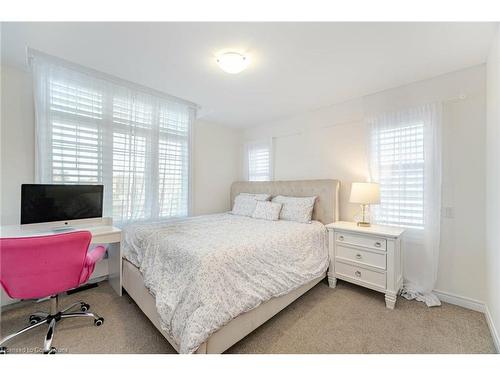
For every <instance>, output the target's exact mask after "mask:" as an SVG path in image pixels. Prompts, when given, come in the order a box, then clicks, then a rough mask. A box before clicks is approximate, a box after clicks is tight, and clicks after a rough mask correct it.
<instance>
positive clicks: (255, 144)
mask: <svg viewBox="0 0 500 375" xmlns="http://www.w3.org/2000/svg"><path fill="white" fill-rule="evenodd" d="M259 147H260V148H266V149H267V151H268V165H267V172H268V173H267V175H266V177H268V179H267V180H266V179H264V180H262V179H252V175H251V169H252V168H251V166H250V162H251V160H250V159H251V158H250V153H251V152H252V149H256V148H259ZM245 172H246V173H245V174H246V179H247V181H273V180H274V139H273V138H270V139H263V140H257V141H251V142H247V143H246V144H245Z"/></svg>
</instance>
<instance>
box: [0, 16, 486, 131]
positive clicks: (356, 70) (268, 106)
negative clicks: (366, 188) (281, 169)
mask: <svg viewBox="0 0 500 375" xmlns="http://www.w3.org/2000/svg"><path fill="white" fill-rule="evenodd" d="M494 31H495V24H494V23H3V24H2V61H3V63H7V64H10V65H16V66H22V67H24V68H25V61H26V57H25V46H30V47H32V48H35V49H38V50H40V51H43V52H46V53H49V54H52V55H55V56H58V57H61V58H64V59H67V60H70V61H73V62H76V63H79V64H82V65H85V66H88V67H91V68H94V69H97V70H100V71H103V72H105V73H108V74H112V75H115V76H118V77H120V78H124V79H127V80H130V81H133V82H136V83H140V84H143V85H145V86H149V87H152V88H154V89H157V90H161V91H164V92H166V93H168V94H171V95H175V96H178V97H181V98H184V99H187V100H190V101H193V102H195V103H197V104H199V105H200V106H201V107H202V109H201V110H200V112H199V117H201V118H203V119H206V120H210V121H215V122H220V123H224V124H227V125H231V126H239V127H247V126H255V125H259V124H262V123H265V122H268V121H272V120H275V119H279V118H282V117H286V116H291V115H294V114H296V113H301V112H304V111H307V110H311V109H315V108H318V107H322V106H327V105H332V104H335V103H339V102H342V101H345V100H348V99H351V98H355V97H359V96H363V95H366V94H370V93H374V92H377V91H381V90H385V89H388V88H391V87H397V86H400V85H403V84H407V83H410V82H414V81H418V80H422V79H426V78H430V77H433V76H437V75H440V74H443V73H447V72H451V71H454V70H459V69H462V68H465V67H469V66H473V65H477V64H481V63H483V62H485V60H486V56H487V52H488V47H489V45H490V41H491V39H492V37H493V34H494ZM226 49H229V50H236V51H242V52H247V53H248V54H249V55H250V58H251V59H252V64H251V65H250V67H249V68H248V69H247V70H246V71H244V72H243V73H240V74H238V75H230V74H227V73H224V72H223V71H222V70H220V68H219V67H218V66H217V65H216V62H215V59H214V57H213V56H214V54H215V53H217V52H219V51H220V50H226Z"/></svg>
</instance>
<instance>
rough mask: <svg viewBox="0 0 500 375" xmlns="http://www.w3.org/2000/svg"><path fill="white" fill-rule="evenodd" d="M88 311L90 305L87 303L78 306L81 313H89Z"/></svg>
mask: <svg viewBox="0 0 500 375" xmlns="http://www.w3.org/2000/svg"><path fill="white" fill-rule="evenodd" d="M89 309H90V305H89V304H88V303H82V305H81V306H80V310H81V311H83V312H86V311H89Z"/></svg>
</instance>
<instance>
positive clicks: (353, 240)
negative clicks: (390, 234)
mask: <svg viewBox="0 0 500 375" xmlns="http://www.w3.org/2000/svg"><path fill="white" fill-rule="evenodd" d="M335 241H337V242H340V243H345V244H348V245H355V246H361V247H367V248H370V249H376V250H384V251H385V250H386V249H387V241H386V240H385V239H383V238H379V237H372V236H364V235H358V234H351V233H347V232H337V233H336V234H335Z"/></svg>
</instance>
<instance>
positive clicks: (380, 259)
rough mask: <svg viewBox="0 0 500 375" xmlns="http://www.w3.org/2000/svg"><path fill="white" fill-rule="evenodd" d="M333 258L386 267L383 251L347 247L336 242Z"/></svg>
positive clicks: (381, 267)
mask: <svg viewBox="0 0 500 375" xmlns="http://www.w3.org/2000/svg"><path fill="white" fill-rule="evenodd" d="M336 249H337V250H336V254H335V258H336V259H337V258H342V259H347V260H349V261H351V262H355V263H359V264H360V265H368V266H372V267H376V268H380V269H382V270H385V269H386V261H385V254H384V253H376V252H373V251H366V250H361V249H356V248H353V247H347V246H344V245H340V244H337V247H336Z"/></svg>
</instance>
